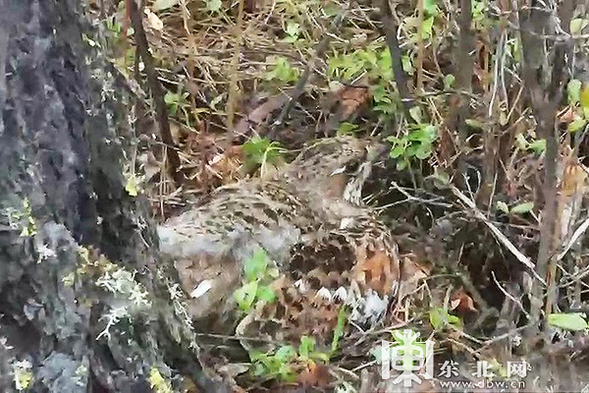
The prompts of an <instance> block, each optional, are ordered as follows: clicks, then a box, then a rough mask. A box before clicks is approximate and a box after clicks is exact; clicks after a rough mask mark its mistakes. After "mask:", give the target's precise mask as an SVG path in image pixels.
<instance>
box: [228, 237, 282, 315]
mask: <svg viewBox="0 0 589 393" xmlns="http://www.w3.org/2000/svg"><path fill="white" fill-rule="evenodd" d="M243 269H244V276H245V283H244V284H243V285H242V286H241V287H240V288H238V289H237V290H236V291H235V292H234V294H233V297H234V299H235V301H236V302H237V305H238V307H239V308H240V309H241V310H242V311H246V312H247V311H249V310H251V309H252V308H253V307H254V306H255V305H256V303H257V302H259V301H263V302H267V303H271V302H273V301H274V300H275V298H276V295H275V294H274V291H273V290H272V288H271V287H270V284H271V283H272V281H274V279H275V278H276V277H277V276H278V272H277V271H276V269H275V268H272V267H271V266H270V258H269V257H268V254H267V253H266V251H264V250H263V249H261V248H259V249H257V250H256V251H255V252H254V254H253V255H252V256H251V257H250V258H248V259H247V260H246V261H245V263H244V266H243Z"/></svg>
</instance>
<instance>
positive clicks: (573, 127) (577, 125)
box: [567, 117, 587, 132]
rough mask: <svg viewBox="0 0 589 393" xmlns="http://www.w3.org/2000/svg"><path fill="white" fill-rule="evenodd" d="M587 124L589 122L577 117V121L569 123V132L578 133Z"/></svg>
mask: <svg viewBox="0 0 589 393" xmlns="http://www.w3.org/2000/svg"><path fill="white" fill-rule="evenodd" d="M585 124H587V120H585V119H583V118H582V117H577V118H576V119H575V120H573V121H572V122H570V123H569V126H568V127H567V130H568V131H569V132H576V131H579V130H580V129H582V128H583V127H585Z"/></svg>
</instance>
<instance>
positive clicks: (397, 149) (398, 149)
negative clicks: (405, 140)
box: [390, 145, 405, 158]
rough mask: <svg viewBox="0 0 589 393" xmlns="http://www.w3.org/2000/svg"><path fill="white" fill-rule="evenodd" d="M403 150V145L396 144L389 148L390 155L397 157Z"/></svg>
mask: <svg viewBox="0 0 589 393" xmlns="http://www.w3.org/2000/svg"><path fill="white" fill-rule="evenodd" d="M404 152H405V146H404V145H397V146H395V148H394V149H393V150H391V153H390V156H391V158H399V157H400V156H401V155H402V154H403V153H404Z"/></svg>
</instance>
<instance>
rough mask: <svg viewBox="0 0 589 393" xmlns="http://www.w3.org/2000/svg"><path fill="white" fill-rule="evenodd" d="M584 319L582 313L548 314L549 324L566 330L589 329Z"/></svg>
mask: <svg viewBox="0 0 589 393" xmlns="http://www.w3.org/2000/svg"><path fill="white" fill-rule="evenodd" d="M583 317H584V315H583V314H580V313H568V314H567V313H557V314H548V324H549V325H550V326H554V327H557V328H560V329H564V330H571V331H580V330H585V329H587V328H589V326H588V325H587V321H585V319H584V318H583Z"/></svg>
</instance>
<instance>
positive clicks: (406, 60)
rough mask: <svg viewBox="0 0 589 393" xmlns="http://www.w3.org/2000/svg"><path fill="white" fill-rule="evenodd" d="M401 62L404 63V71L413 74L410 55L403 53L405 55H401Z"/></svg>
mask: <svg viewBox="0 0 589 393" xmlns="http://www.w3.org/2000/svg"><path fill="white" fill-rule="evenodd" d="M401 64H402V65H403V71H405V72H406V73H408V74H409V75H412V74H413V64H412V62H411V57H409V55H403V57H401Z"/></svg>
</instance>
